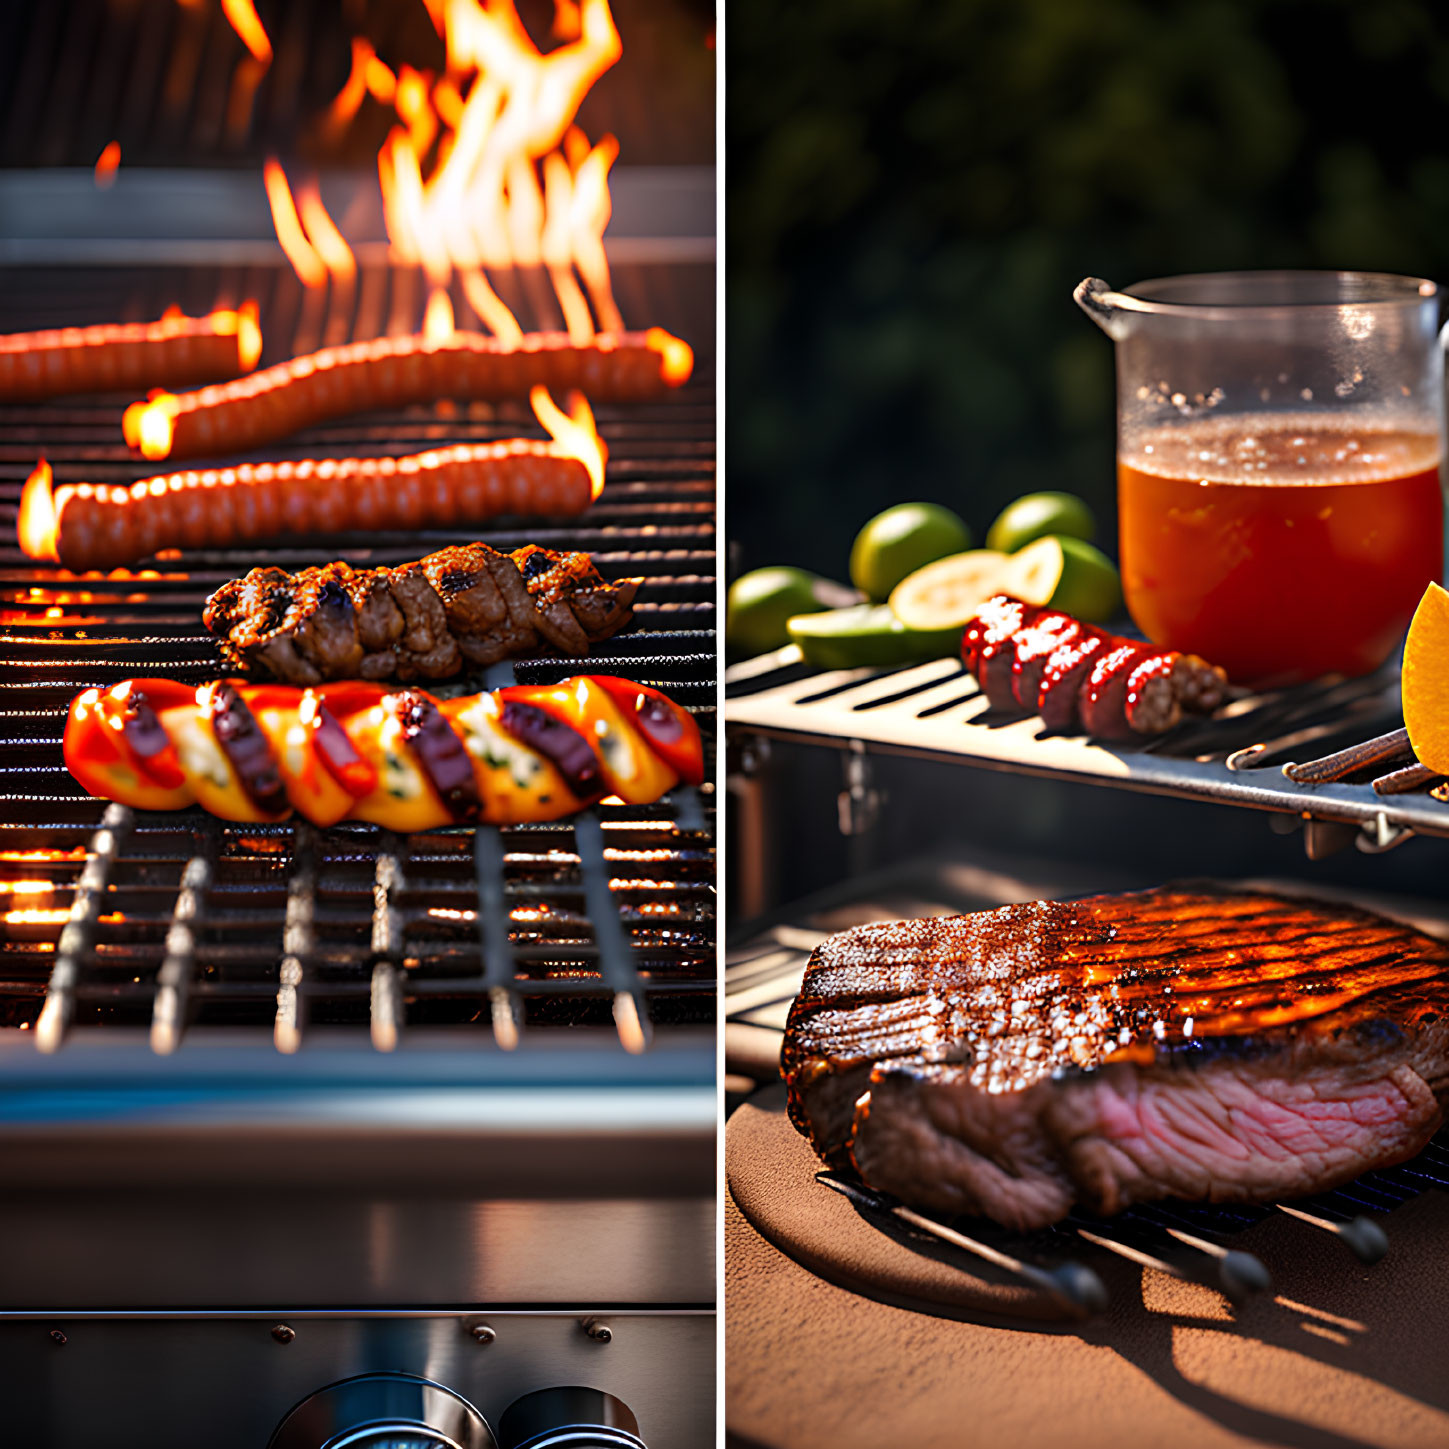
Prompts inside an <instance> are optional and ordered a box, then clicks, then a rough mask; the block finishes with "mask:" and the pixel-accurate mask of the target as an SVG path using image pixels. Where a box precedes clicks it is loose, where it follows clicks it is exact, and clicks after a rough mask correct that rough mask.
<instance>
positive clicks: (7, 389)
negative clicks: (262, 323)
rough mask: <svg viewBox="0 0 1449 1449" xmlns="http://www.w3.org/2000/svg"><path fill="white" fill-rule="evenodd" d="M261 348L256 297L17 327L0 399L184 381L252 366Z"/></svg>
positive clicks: (3, 347)
mask: <svg viewBox="0 0 1449 1449" xmlns="http://www.w3.org/2000/svg"><path fill="white" fill-rule="evenodd" d="M261 350H262V334H261V329H260V328H259V327H258V325H257V305H256V303H255V302H247V303H246V304H245V305H244V306H242V307H241V308H240V309H238V310H236V311H231V310H222V311H216V312H212V313H209V314H208V315H207V316H205V317H184V316H182V315H181V313H180V312H179V311H173V312H168V313H167V314H166V315H165V316H164V317H162V318H161V320H160V321H159V322H122V323H108V324H106V325H103V326H99V327H57V328H52V329H50V330H48V331H45V332H15V333H11V334H10V335H9V336H5V337H0V399H3V400H5V401H7V402H9V401H27V402H28V401H33V400H34V399H36V398H45V397H58V396H61V395H62V394H65V393H74V392H119V391H126V392H133V391H135V389H137V388H142V387H185V386H187V385H188V384H191V383H198V382H206V381H207V380H208V379H210V378H216V377H235V376H236V375H237V374H238V373H242V372H248V371H250V370H251V369H252V368H253V367H255V366H256V365H257V358H258V357H259V356H260V355H261Z"/></svg>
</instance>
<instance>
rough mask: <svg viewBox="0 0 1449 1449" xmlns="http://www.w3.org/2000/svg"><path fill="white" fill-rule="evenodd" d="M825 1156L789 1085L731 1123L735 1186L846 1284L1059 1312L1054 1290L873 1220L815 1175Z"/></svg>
mask: <svg viewBox="0 0 1449 1449" xmlns="http://www.w3.org/2000/svg"><path fill="white" fill-rule="evenodd" d="M819 1170H820V1162H819V1160H818V1159H817V1158H816V1156H815V1154H814V1153H813V1152H812V1151H811V1150H810V1144H809V1143H808V1142H806V1140H805V1139H804V1138H803V1137H802V1136H800V1134H799V1133H798V1132H797V1131H796V1130H795V1129H794V1127H793V1126H791V1124H790V1120H789V1118H788V1117H786V1115H785V1094H784V1091H783V1089H781V1088H775V1089H772V1090H771V1091H769V1092H762V1093H759V1094H758V1095H757V1096H756V1097H755V1098H754V1099H753V1100H751V1101H750V1102H747V1103H746V1104H745V1105H744V1106H742V1107H741V1108H740V1109H739V1111H737V1112H736V1113H735V1114H734V1116H732V1117H731V1118H730V1120H729V1124H728V1126H727V1127H726V1129H725V1179H726V1181H727V1182H728V1183H729V1190H730V1196H731V1197H732V1198H733V1199H734V1202H735V1205H736V1206H737V1207H739V1209H740V1210H741V1212H743V1213H744V1215H745V1217H746V1218H747V1219H748V1221H749V1223H750V1226H751V1227H753V1228H754V1229H755V1230H756V1231H757V1232H759V1233H762V1234H763V1235H764V1236H765V1237H766V1238H768V1239H769V1240H770V1241H771V1242H772V1243H774V1244H775V1246H776V1247H778V1248H781V1249H783V1250H784V1251H785V1252H787V1253H789V1255H790V1256H791V1257H792V1258H795V1259H796V1260H797V1261H799V1262H800V1263H802V1264H803V1265H804V1266H806V1267H808V1268H810V1269H811V1270H812V1271H814V1272H816V1273H818V1274H820V1275H821V1276H822V1277H824V1278H828V1279H830V1281H831V1282H833V1283H839V1284H840V1285H841V1286H842V1287H844V1288H850V1289H853V1290H855V1291H857V1292H862V1293H869V1294H871V1295H872V1296H876V1297H885V1298H886V1299H887V1300H888V1301H889V1300H891V1299H894V1300H899V1299H901V1298H903V1297H909V1298H912V1299H924V1300H926V1301H927V1302H929V1303H932V1304H935V1305H937V1306H938V1307H939V1308H940V1310H941V1311H942V1312H944V1313H950V1314H953V1315H956V1314H964V1315H966V1316H969V1317H973V1318H975V1317H982V1316H990V1317H993V1318H1000V1317H1009V1318H1013V1319H1015V1318H1024V1319H1026V1320H1029V1321H1034V1322H1039V1321H1042V1320H1046V1321H1048V1322H1051V1321H1056V1320H1060V1319H1062V1318H1063V1317H1064V1316H1066V1315H1064V1313H1063V1310H1062V1308H1061V1307H1060V1305H1059V1304H1058V1303H1057V1302H1056V1300H1054V1299H1053V1298H1052V1297H1051V1295H1050V1294H1046V1293H1040V1292H1038V1291H1036V1290H1034V1289H1032V1288H1029V1287H1026V1286H1024V1285H1021V1284H1019V1283H1017V1282H1015V1281H1014V1280H1012V1279H1010V1278H1008V1277H1007V1276H1006V1275H1004V1274H1001V1273H998V1272H995V1271H994V1270H993V1269H991V1268H990V1267H989V1266H988V1265H986V1264H984V1263H983V1264H982V1265H981V1267H980V1270H979V1275H978V1274H977V1273H974V1272H972V1271H970V1270H969V1269H968V1270H967V1271H963V1267H962V1257H961V1254H960V1253H958V1252H954V1251H953V1250H950V1249H945V1250H944V1251H938V1250H937V1248H936V1247H935V1245H932V1244H931V1243H930V1242H929V1240H927V1241H926V1242H924V1243H923V1242H921V1241H920V1238H919V1235H917V1236H915V1237H913V1236H912V1235H911V1234H910V1232H909V1230H908V1229H906V1228H905V1227H904V1225H902V1230H901V1233H900V1236H899V1238H897V1237H894V1236H891V1235H890V1234H888V1233H886V1232H883V1231H881V1230H880V1229H879V1228H878V1227H876V1226H874V1225H873V1224H872V1223H869V1222H867V1221H866V1220H865V1219H864V1218H862V1217H861V1215H860V1214H859V1213H858V1212H857V1211H856V1210H855V1208H854V1207H853V1206H852V1205H851V1203H850V1202H849V1201H848V1200H847V1199H846V1198H844V1197H842V1196H841V1195H840V1194H839V1193H837V1192H833V1191H831V1189H829V1188H826V1187H821V1186H820V1185H819V1184H818V1183H817V1182H816V1181H815V1174H816V1173H817V1172H818V1171H819Z"/></svg>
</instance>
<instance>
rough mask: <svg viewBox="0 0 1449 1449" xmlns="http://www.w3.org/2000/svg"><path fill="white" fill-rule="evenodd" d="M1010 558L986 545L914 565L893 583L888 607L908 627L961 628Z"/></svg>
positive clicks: (994, 589) (994, 587) (995, 587)
mask: <svg viewBox="0 0 1449 1449" xmlns="http://www.w3.org/2000/svg"><path fill="white" fill-rule="evenodd" d="M1010 564H1011V559H1010V558H1009V557H1008V556H1007V555H1006V554H1004V553H997V552H996V551H995V550H993V549H989V548H975V549H972V550H970V552H968V553H953V554H952V555H951V556H950V557H949V558H938V559H937V560H936V562H935V563H928V564H927V565H926V566H925V568H923V569H917V570H916V571H915V573H913V574H911V575H909V576H908V577H907V578H905V579H903V580H902V581H901V582H900V583H899V584H897V585H896V587H895V589H894V590H893V591H892V593H891V600H890V603H891V608H892V609H893V610H894V611H895V614H896V617H897V618H898V619H900V620H901V622H902V623H904V624H908V625H910V627H911V628H912V629H953V628H954V629H961V628H964V627H965V626H966V625H967V624H969V623H970V622H971V620H972V619H974V618H975V617H976V611H977V610H978V609H979V608H980V607H981V606H982V604H984V603H985V602H986V601H987V599H989V598H990V597H991V596H992V595H993V594H999V593H1002V592H1003V589H1002V584H1001V580H1002V578H1003V576H1004V574H1005V571H1006V569H1007V568H1008V567H1009V566H1010Z"/></svg>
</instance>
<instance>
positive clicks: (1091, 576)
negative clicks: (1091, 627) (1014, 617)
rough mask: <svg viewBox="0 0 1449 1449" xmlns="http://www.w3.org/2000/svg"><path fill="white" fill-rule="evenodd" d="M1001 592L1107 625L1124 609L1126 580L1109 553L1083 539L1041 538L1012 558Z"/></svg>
mask: <svg viewBox="0 0 1449 1449" xmlns="http://www.w3.org/2000/svg"><path fill="white" fill-rule="evenodd" d="M1001 591H1002V593H1005V594H1011V595H1013V596H1014V597H1016V598H1018V599H1022V600H1024V601H1025V602H1026V603H1028V604H1040V605H1047V604H1050V605H1051V607H1052V608H1053V609H1060V610H1061V611H1062V613H1064V614H1070V615H1071V616H1072V617H1073V618H1074V619H1082V620H1084V621H1085V622H1087V623H1089V624H1104V623H1106V622H1107V620H1108V619H1110V618H1112V617H1113V615H1115V614H1116V613H1117V612H1118V610H1120V609H1121V607H1122V580H1121V578H1120V577H1119V576H1118V573H1117V569H1116V567H1115V565H1114V564H1113V563H1112V560H1111V559H1109V558H1108V557H1107V556H1106V554H1104V553H1103V552H1102V551H1101V550H1100V549H1096V548H1093V547H1092V545H1091V544H1090V543H1084V542H1083V541H1082V540H1081V539H1080V538H1039V539H1037V540H1036V542H1035V543H1029V544H1027V546H1026V547H1025V548H1023V549H1021V550H1020V551H1019V552H1017V553H1014V554H1013V555H1012V556H1011V560H1010V562H1009V564H1008V566H1007V568H1006V569H1005V570H1004V572H1003V575H1002V579H1001Z"/></svg>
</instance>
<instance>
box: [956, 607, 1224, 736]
mask: <svg viewBox="0 0 1449 1449" xmlns="http://www.w3.org/2000/svg"><path fill="white" fill-rule="evenodd" d="M961 657H962V659H963V660H964V661H965V663H966V667H967V669H969V670H970V671H971V673H972V674H974V675H975V676H976V682H977V683H978V684H979V685H980V686H981V690H982V692H983V693H984V694H985V695H986V698H987V700H988V701H989V702H990V704H991V707H992V708H993V709H1002V710H1029V711H1032V712H1035V713H1037V714H1040V715H1041V717H1042V722H1043V723H1044V724H1045V725H1046V726H1047V728H1048V729H1053V730H1073V729H1080V730H1082V731H1084V732H1085V733H1087V734H1089V735H1095V736H1096V737H1097V738H1099V739H1108V740H1130V739H1135V738H1137V737H1139V736H1142V735H1156V734H1162V733H1164V732H1165V731H1167V730H1170V729H1172V728H1173V727H1174V726H1175V725H1176V724H1177V723H1178V722H1179V721H1180V720H1181V719H1182V716H1183V714H1184V713H1193V714H1211V713H1212V711H1213V710H1215V709H1216V708H1217V707H1218V706H1219V705H1220V704H1221V703H1222V702H1223V700H1224V698H1225V697H1226V690H1227V682H1228V678H1227V675H1226V674H1225V673H1224V672H1223V671H1222V670H1221V669H1219V668H1218V667H1217V666H1216V665H1214V664H1209V663H1207V662H1206V661H1205V660H1203V659H1199V658H1198V657H1197V655H1195V654H1182V653H1180V652H1178V651H1177V650H1175V649H1158V648H1156V647H1155V646H1154V645H1151V644H1144V643H1142V642H1141V641H1140V640H1135V639H1122V638H1119V637H1117V636H1116V635H1114V634H1108V633H1106V632H1105V631H1103V630H1101V629H1096V628H1094V627H1093V626H1092V625H1090V624H1085V623H1083V622H1082V621H1081V620H1080V619H1074V618H1072V617H1071V615H1069V614H1063V613H1061V612H1059V611H1058V610H1055V609H1050V608H1047V609H1043V608H1039V607H1037V606H1036V605H1035V604H1025V603H1023V602H1022V601H1021V600H1020V599H1014V598H1012V597H1011V596H1010V595H1008V594H997V595H996V597H995V598H992V599H989V600H988V601H987V602H986V603H985V604H983V605H982V606H981V609H980V611H979V612H978V613H977V615H976V617H975V618H974V619H973V620H972V621H971V622H970V623H969V624H968V625H967V626H966V631H965V633H964V635H963V636H962V640H961Z"/></svg>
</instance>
